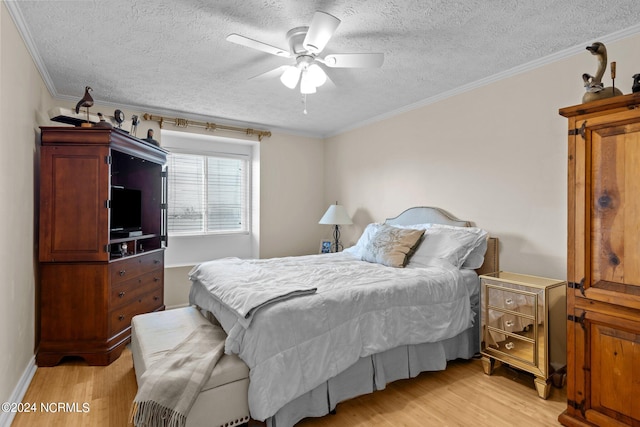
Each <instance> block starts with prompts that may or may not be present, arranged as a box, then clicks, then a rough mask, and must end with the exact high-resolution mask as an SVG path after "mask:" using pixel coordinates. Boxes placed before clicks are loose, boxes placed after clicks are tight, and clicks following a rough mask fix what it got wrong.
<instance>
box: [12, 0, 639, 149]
mask: <svg viewBox="0 0 640 427" xmlns="http://www.w3.org/2000/svg"><path fill="white" fill-rule="evenodd" d="M5 3H7V5H8V6H9V9H10V11H11V13H12V16H13V17H14V20H16V21H17V25H18V27H19V28H20V31H21V32H22V33H23V37H24V38H25V40H26V41H27V45H28V46H29V48H30V50H31V53H32V55H33V56H34V59H35V61H36V63H37V65H38V66H39V67H40V69H41V72H42V73H43V76H44V78H45V81H46V83H47V85H48V86H49V89H50V90H51V91H52V93H53V95H54V96H55V97H58V98H62V99H70V100H73V99H80V97H82V95H83V92H84V86H85V85H89V86H91V87H92V88H93V89H94V91H93V93H92V95H93V97H94V99H95V100H96V101H97V102H100V103H105V104H107V105H118V106H122V107H129V108H135V109H139V110H141V111H143V112H152V113H163V114H174V115H176V116H178V117H186V118H193V119H203V118H204V119H206V120H208V121H216V120H217V121H218V122H220V123H224V122H227V123H238V124H243V125H244V124H246V125H251V126H255V127H262V128H265V129H269V130H285V131H291V132H295V133H301V134H307V135H314V136H327V135H333V134H335V133H338V132H340V131H343V130H345V129H350V128H352V127H354V126H357V125H358V124H361V123H365V122H367V121H371V120H374V119H376V118H378V117H383V116H386V115H388V114H392V113H393V112H394V111H399V110H402V109H405V108H407V106H411V105H415V104H419V103H421V102H424V101H425V100H429V99H433V98H434V97H438V96H442V95H443V94H446V93H450V92H452V91H455V90H456V89H457V88H460V87H463V86H468V85H470V84H473V83H474V82H478V81H482V80H483V79H487V78H490V77H491V76H495V75H496V74H498V73H501V72H504V71H505V70H509V69H512V68H514V67H518V66H522V65H523V64H527V63H531V62H532V61H536V60H539V59H540V58H544V57H548V56H550V55H553V54H557V53H558V52H562V51H566V50H567V49H573V48H575V51H576V52H577V51H578V50H577V49H578V46H582V47H581V48H582V49H584V46H586V44H587V43H590V42H592V41H595V40H596V39H598V38H601V37H603V36H607V35H610V34H613V33H616V32H619V31H621V30H625V29H631V30H632V31H635V30H634V28H635V27H638V23H639V22H640V2H639V1H638V0H601V1H594V0H563V1H558V0H536V1H531V0H510V1H509V0H395V1H393V0H352V1H299V0H284V1H279V0H260V1H249V0H244V1H243V0H241V1H239V0H217V1H206V0H108V1H107V0H77V1H59V0H47V1H43V0H39V1H27V0H5ZM316 10H321V11H324V12H327V13H330V14H332V15H334V16H336V17H338V18H339V19H341V20H342V23H341V24H340V26H339V27H338V29H337V30H336V32H335V33H334V35H333V38H332V39H331V40H330V41H329V44H328V45H327V47H326V48H325V50H324V51H323V55H322V56H324V54H329V53H360V52H363V53H366V52H382V53H384V55H385V61H384V64H383V66H382V68H379V69H329V70H328V71H327V73H328V74H329V76H330V78H331V80H332V81H333V82H334V83H335V88H327V87H324V86H323V87H320V88H319V89H318V92H317V93H316V94H313V95H308V97H307V109H308V114H307V115H304V114H303V112H302V111H303V104H302V97H301V95H300V93H299V92H298V91H297V90H291V89H287V88H286V87H284V86H283V85H282V84H281V83H280V81H279V80H278V79H277V78H275V79H272V80H269V81H256V80H249V79H250V78H251V77H254V76H256V75H258V74H261V73H264V72H266V71H269V70H271V69H274V68H276V67H278V66H280V65H285V64H292V63H294V60H292V59H285V58H280V57H277V56H273V55H269V54H266V53H262V52H259V51H255V50H252V49H249V48H246V47H243V46H238V45H235V44H233V43H230V42H228V41H226V40H225V37H226V36H227V35H228V34H230V33H238V34H241V35H243V36H246V37H249V38H252V39H255V40H259V41H262V42H264V43H268V44H271V45H274V46H278V47H282V48H285V49H287V41H286V38H285V35H286V33H287V31H288V30H290V29H291V28H294V27H298V26H304V25H309V23H310V22H311V19H312V17H313V14H314V12H315V11H316ZM634 26H635V27H634ZM638 31H640V27H638ZM585 54H586V53H585ZM577 84H580V83H579V82H577Z"/></svg>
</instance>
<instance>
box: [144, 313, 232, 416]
mask: <svg viewBox="0 0 640 427" xmlns="http://www.w3.org/2000/svg"><path fill="white" fill-rule="evenodd" d="M225 338H226V335H225V333H224V331H223V330H222V328H220V327H217V326H214V325H201V326H199V327H198V328H197V329H196V330H194V331H193V332H192V333H191V334H190V335H189V336H188V337H187V338H185V340H184V341H182V342H181V343H180V344H178V345H177V346H176V347H174V348H173V349H171V350H169V351H168V352H167V353H166V354H165V356H164V357H163V358H162V359H160V360H159V361H157V362H156V363H154V364H153V365H151V366H149V368H148V369H147V370H146V371H145V373H144V374H142V377H141V378H140V382H141V383H142V384H141V385H140V387H139V388H138V393H137V394H136V397H135V399H134V400H133V409H132V418H133V423H134V425H135V426H137V427H158V426H162V427H181V426H184V425H185V424H186V421H187V415H188V414H189V411H190V410H191V407H192V406H193V403H194V402H195V400H196V398H197V397H198V394H199V393H200V391H201V390H202V387H203V386H204V384H205V383H206V382H207V380H208V379H209V377H210V376H211V371H213V368H214V366H215V365H216V363H217V362H218V360H219V359H220V357H222V355H223V353H224V341H225Z"/></svg>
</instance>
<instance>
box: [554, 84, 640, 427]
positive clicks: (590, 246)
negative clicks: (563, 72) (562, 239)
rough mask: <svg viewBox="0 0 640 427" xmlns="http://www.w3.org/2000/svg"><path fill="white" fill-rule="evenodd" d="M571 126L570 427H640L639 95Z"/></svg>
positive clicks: (582, 108) (575, 114) (585, 112)
mask: <svg viewBox="0 0 640 427" xmlns="http://www.w3.org/2000/svg"><path fill="white" fill-rule="evenodd" d="M560 114H561V115H562V116H564V117H566V118H567V119H568V120H569V151H568V156H569V167H568V216H569V218H568V253H567V276H568V277H567V280H568V283H569V285H568V286H569V289H568V292H567V315H568V320H567V341H568V342H567V401H568V402H567V409H566V411H565V412H563V413H562V414H561V415H560V417H559V420H560V422H561V423H562V424H564V425H567V426H592V425H596V426H622V425H629V426H640V93H636V94H631V95H624V96H618V97H615V98H609V99H605V100H600V101H594V102H590V103H585V104H581V105H576V106H573V107H567V108H563V109H561V110H560Z"/></svg>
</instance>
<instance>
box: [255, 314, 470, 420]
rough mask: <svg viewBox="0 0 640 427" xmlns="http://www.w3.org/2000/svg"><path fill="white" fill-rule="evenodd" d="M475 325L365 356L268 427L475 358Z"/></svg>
mask: <svg viewBox="0 0 640 427" xmlns="http://www.w3.org/2000/svg"><path fill="white" fill-rule="evenodd" d="M478 323H479V322H478V321H477V318H476V322H475V325H474V326H473V327H471V328H469V329H466V330H465V331H463V332H461V333H460V334H458V335H456V336H455V337H453V338H449V339H447V340H444V341H439V342H436V343H425V344H416V345H409V346H401V347H396V348H393V349H391V350H387V351H385V352H382V353H377V354H374V355H371V356H367V357H363V358H361V359H360V360H358V361H357V362H356V363H355V364H353V365H352V366H351V367H350V368H348V369H346V370H345V371H343V372H342V373H340V374H338V375H337V376H335V377H333V378H330V379H329V380H328V381H326V382H325V383H323V384H320V385H319V386H318V387H316V388H315V389H313V390H311V391H309V392H307V393H305V394H303V395H302V396H300V397H298V398H296V399H295V400H293V401H291V402H289V403H288V404H286V405H285V406H283V407H282V408H280V410H278V412H277V413H276V414H275V415H274V416H272V417H270V418H268V419H267V420H266V421H267V427H291V426H293V425H295V423H297V422H298V421H300V420H302V419H303V418H307V417H321V416H324V415H327V414H328V413H329V412H331V411H333V410H334V409H335V408H336V406H337V405H338V403H340V402H343V401H345V400H348V399H351V398H354V397H357V396H361V395H364V394H369V393H373V392H374V391H376V390H383V389H384V388H385V387H386V385H387V384H388V383H390V382H393V381H396V380H400V379H405V378H414V377H416V376H418V374H420V373H421V372H425V371H442V370H444V369H445V368H446V367H447V361H449V360H455V359H471V358H472V357H473V356H474V355H475V354H476V353H478V352H479V351H480V345H479V338H480V336H479V330H478Z"/></svg>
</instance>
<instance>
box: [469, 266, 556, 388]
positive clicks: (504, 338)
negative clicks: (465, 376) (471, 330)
mask: <svg viewBox="0 0 640 427" xmlns="http://www.w3.org/2000/svg"><path fill="white" fill-rule="evenodd" d="M480 283H481V289H482V299H481V304H482V309H481V312H482V323H481V328H480V342H481V345H480V352H481V353H482V367H483V368H484V373H485V374H487V375H491V374H492V372H493V368H494V365H495V361H496V360H498V361H500V362H502V363H505V364H508V365H510V366H512V367H514V368H517V369H521V370H524V371H527V372H530V373H532V374H534V375H535V379H534V382H535V386H536V390H537V391H538V395H539V396H540V397H541V398H543V399H546V398H547V397H549V392H550V389H551V384H550V381H551V376H552V375H553V374H554V372H557V371H560V372H563V371H564V367H565V366H566V363H567V362H566V360H567V334H566V331H567V308H566V307H567V306H566V282H565V281H562V280H556V279H547V278H544V277H537V276H528V275H524V274H517V273H509V272H505V271H501V272H499V273H491V274H485V275H481V276H480ZM562 375H563V374H562ZM562 378H564V376H563V377H562ZM560 384H562V381H560Z"/></svg>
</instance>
